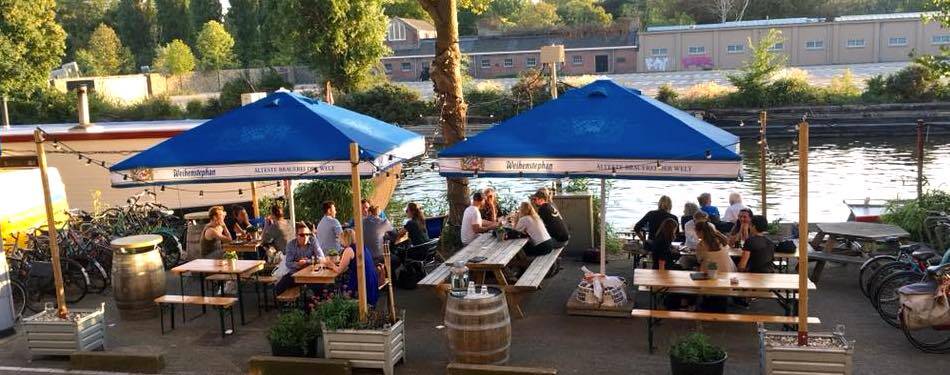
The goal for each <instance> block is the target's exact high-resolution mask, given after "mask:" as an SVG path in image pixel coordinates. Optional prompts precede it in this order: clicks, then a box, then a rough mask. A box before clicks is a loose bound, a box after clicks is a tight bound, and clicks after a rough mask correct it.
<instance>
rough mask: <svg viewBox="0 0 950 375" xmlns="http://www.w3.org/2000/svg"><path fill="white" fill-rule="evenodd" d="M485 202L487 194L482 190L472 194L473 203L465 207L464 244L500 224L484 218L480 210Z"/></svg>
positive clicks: (463, 220)
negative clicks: (483, 193)
mask: <svg viewBox="0 0 950 375" xmlns="http://www.w3.org/2000/svg"><path fill="white" fill-rule="evenodd" d="M484 204H485V196H484V195H482V193H481V192H475V194H472V205H471V206H468V208H466V209H465V213H464V214H462V244H463V245H468V244H470V243H472V241H475V238H477V237H478V234H479V233H484V232H488V231H490V230H492V229H495V228H497V227H498V224H497V223H495V222H492V221H488V220H482V214H481V212H479V211H480V210H481V208H482V205H484Z"/></svg>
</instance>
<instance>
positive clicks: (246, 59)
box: [225, 0, 263, 67]
mask: <svg viewBox="0 0 950 375" xmlns="http://www.w3.org/2000/svg"><path fill="white" fill-rule="evenodd" d="M260 11H261V1H260V0H231V8H230V9H228V14H227V16H226V22H225V25H226V26H227V28H228V31H229V32H231V35H232V36H233V37H234V53H235V54H236V55H237V58H238V60H240V61H241V65H243V66H245V67H249V66H255V65H259V64H260V63H261V62H263V59H261V58H260V57H261V56H260V51H261V29H260V18H259V17H260Z"/></svg>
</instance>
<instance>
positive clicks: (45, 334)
mask: <svg viewBox="0 0 950 375" xmlns="http://www.w3.org/2000/svg"><path fill="white" fill-rule="evenodd" d="M70 312H74V313H84V314H86V315H85V316H83V317H82V318H81V319H79V320H77V321H75V322H74V321H68V320H53V321H46V320H41V319H42V317H43V316H44V315H46V313H45V312H40V313H38V314H36V315H33V316H30V317H28V318H24V319H23V323H22V325H23V330H24V331H26V340H27V347H29V349H30V355H31V356H32V357H37V356H43V355H70V354H72V353H73V352H76V351H89V350H93V349H104V348H105V341H106V332H105V324H104V321H105V304H103V305H102V307H100V308H99V309H96V310H90V309H72V310H70Z"/></svg>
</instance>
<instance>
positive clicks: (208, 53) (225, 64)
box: [195, 21, 234, 70]
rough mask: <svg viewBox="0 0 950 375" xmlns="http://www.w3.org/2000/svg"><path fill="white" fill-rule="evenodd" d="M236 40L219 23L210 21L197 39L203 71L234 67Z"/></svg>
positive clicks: (196, 49)
mask: <svg viewBox="0 0 950 375" xmlns="http://www.w3.org/2000/svg"><path fill="white" fill-rule="evenodd" d="M232 48H234V39H233V38H231V34H228V31H227V30H225V29H224V25H222V24H221V23H220V22H218V21H208V23H205V25H204V27H202V28H201V32H200V33H198V37H197V38H196V39H195V51H196V52H198V67H199V68H200V69H201V70H217V69H225V68H229V67H231V66H232V65H234V52H233V51H232Z"/></svg>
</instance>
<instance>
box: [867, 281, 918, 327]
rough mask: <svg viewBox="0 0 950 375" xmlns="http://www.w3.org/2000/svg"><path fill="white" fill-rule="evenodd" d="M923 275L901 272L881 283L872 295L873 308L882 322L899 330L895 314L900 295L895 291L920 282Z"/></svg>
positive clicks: (898, 306) (898, 307) (899, 302)
mask: <svg viewBox="0 0 950 375" xmlns="http://www.w3.org/2000/svg"><path fill="white" fill-rule="evenodd" d="M923 277H924V275H923V274H921V273H918V272H914V271H903V272H897V273H895V274H892V275H890V276H888V277H887V278H885V279H884V281H882V282H881V284H880V287H879V288H878V289H877V291H876V292H875V294H874V299H873V300H874V308H875V309H877V313H878V314H879V315H881V319H884V322H885V323H887V324H890V325H891V326H892V327H894V328H900V321H898V316H897V313H898V311H899V310H900V307H901V299H900V295H899V294H897V290H898V289H900V288H901V287H903V286H905V285H910V284H913V283H917V282H920V280H921V279H922V278H923Z"/></svg>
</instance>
